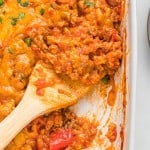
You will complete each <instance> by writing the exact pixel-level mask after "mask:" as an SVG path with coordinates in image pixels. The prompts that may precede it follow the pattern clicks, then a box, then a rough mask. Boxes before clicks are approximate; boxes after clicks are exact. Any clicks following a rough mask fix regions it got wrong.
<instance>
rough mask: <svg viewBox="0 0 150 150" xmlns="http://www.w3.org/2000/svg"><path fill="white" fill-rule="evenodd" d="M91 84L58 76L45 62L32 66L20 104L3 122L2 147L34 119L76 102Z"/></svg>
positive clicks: (0, 141)
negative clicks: (86, 84)
mask: <svg viewBox="0 0 150 150" xmlns="http://www.w3.org/2000/svg"><path fill="white" fill-rule="evenodd" d="M90 88H91V87H90V86H85V85H83V84H80V83H77V82H73V81H70V80H68V79H67V78H66V77H61V78H60V77H58V75H56V74H55V72H54V71H53V70H52V69H51V68H49V67H48V66H47V65H45V64H44V63H42V62H38V63H37V64H36V66H35V68H34V69H33V72H32V74H31V76H30V79H29V84H28V86H27V89H26V91H25V94H24V97H23V99H22V100H21V102H20V103H19V104H18V106H17V107H16V108H15V109H14V110H13V111H12V113H10V114H9V115H8V116H7V117H6V118H5V119H4V120H3V121H2V122H1V123H0V150H2V149H4V148H5V147H6V146H7V145H8V144H9V142H11V140H12V139H13V138H14V137H15V136H16V135H17V134H18V133H19V132H20V131H21V130H22V129H23V128H24V127H25V126H26V125H27V124H28V123H29V122H31V121H32V120H33V119H35V118H36V117H38V116H40V115H42V114H44V113H46V112H51V111H54V110H57V109H60V108H64V107H67V106H70V105H73V104H75V103H76V102H77V101H78V99H80V98H81V97H82V96H84V95H85V94H86V93H87V92H88V91H89V89H90Z"/></svg>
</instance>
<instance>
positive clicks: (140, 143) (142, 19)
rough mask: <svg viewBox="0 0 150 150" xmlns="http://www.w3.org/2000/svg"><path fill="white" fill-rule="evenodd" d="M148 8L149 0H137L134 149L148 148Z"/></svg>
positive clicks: (149, 103)
mask: <svg viewBox="0 0 150 150" xmlns="http://www.w3.org/2000/svg"><path fill="white" fill-rule="evenodd" d="M149 8H150V0H137V23H138V72H137V99H136V119H135V121H136V122H135V123H136V124H135V149H134V150H150V47H149V46H148V42H147V16H148V11H149Z"/></svg>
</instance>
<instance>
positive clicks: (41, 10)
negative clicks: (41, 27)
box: [40, 8, 45, 16]
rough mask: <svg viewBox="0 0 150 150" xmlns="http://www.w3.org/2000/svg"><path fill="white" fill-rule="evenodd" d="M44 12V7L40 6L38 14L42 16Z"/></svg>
mask: <svg viewBox="0 0 150 150" xmlns="http://www.w3.org/2000/svg"><path fill="white" fill-rule="evenodd" d="M44 13H45V9H44V8H41V9H40V15H41V16H43V15H44Z"/></svg>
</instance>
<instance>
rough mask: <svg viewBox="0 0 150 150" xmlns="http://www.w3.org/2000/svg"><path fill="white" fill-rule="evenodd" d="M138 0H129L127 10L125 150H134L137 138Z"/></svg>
mask: <svg viewBox="0 0 150 150" xmlns="http://www.w3.org/2000/svg"><path fill="white" fill-rule="evenodd" d="M136 11H137V10H136V0H129V2H128V12H127V33H128V35H127V46H128V50H129V54H128V64H127V76H128V80H127V83H128V104H127V113H126V129H125V141H124V143H125V144H124V150H134V139H135V101H136V77H137V16H136V14H137V13H136Z"/></svg>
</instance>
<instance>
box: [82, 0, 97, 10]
mask: <svg viewBox="0 0 150 150" xmlns="http://www.w3.org/2000/svg"><path fill="white" fill-rule="evenodd" d="M84 4H85V5H86V6H87V7H91V8H94V6H95V4H94V2H91V1H90V0H85V1H84Z"/></svg>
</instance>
